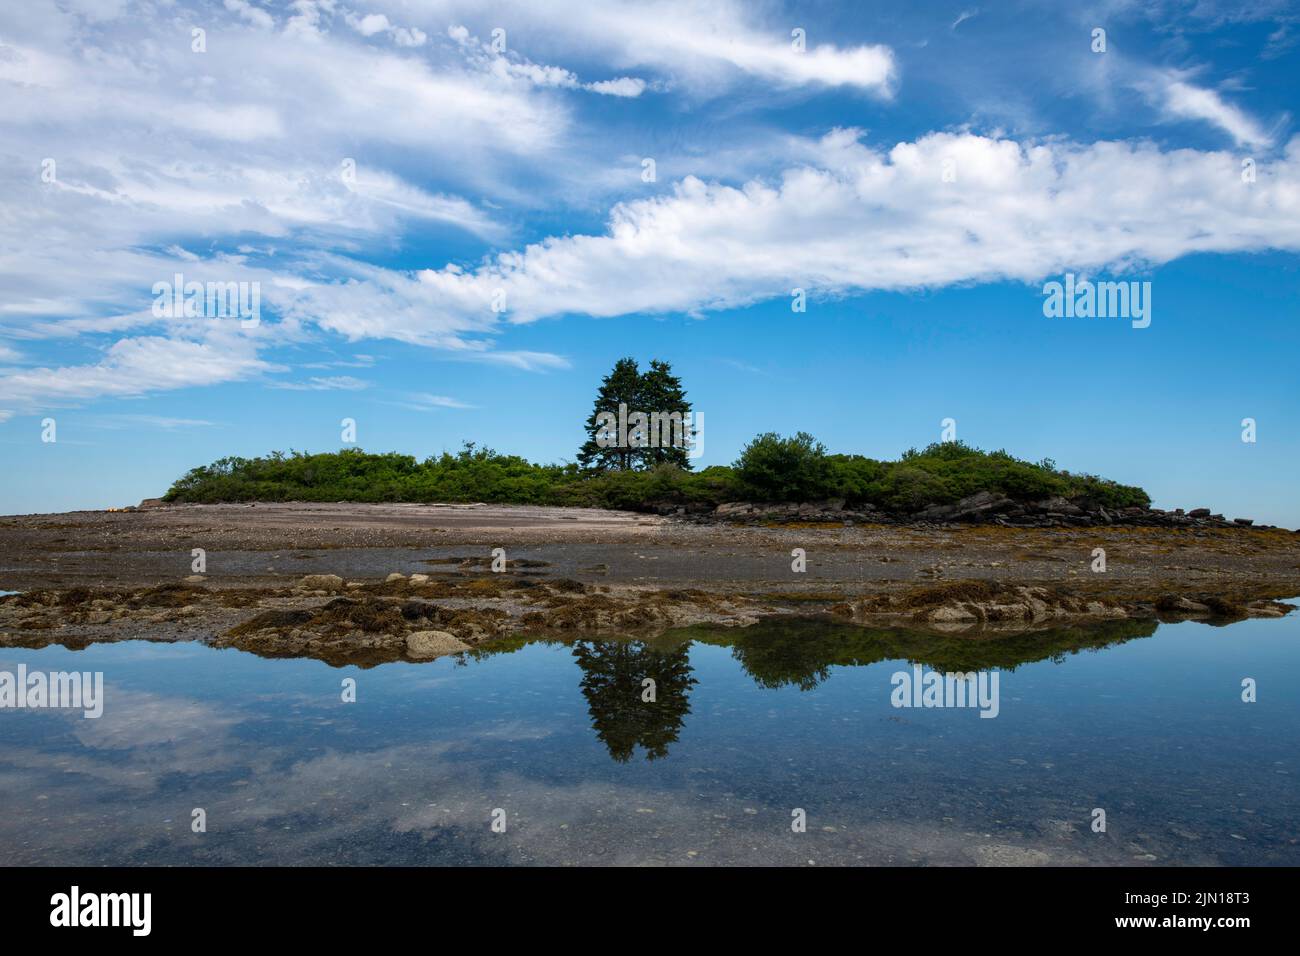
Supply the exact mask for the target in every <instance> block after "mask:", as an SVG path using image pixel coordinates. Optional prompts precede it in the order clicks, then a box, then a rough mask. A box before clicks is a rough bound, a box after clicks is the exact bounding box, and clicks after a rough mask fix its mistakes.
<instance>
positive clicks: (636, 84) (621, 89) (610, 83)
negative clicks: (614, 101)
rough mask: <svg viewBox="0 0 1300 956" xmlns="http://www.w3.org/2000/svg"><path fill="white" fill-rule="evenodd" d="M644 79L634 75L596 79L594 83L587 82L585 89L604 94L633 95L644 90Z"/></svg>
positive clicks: (637, 94)
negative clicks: (611, 78)
mask: <svg viewBox="0 0 1300 956" xmlns="http://www.w3.org/2000/svg"><path fill="white" fill-rule="evenodd" d="M645 88H646V82H645V80H642V79H638V78H637V77H634V76H620V77H618V79H614V80H597V81H596V82H595V83H588V84H587V89H589V90H591V91H592V92H593V93H603V94H604V95H606V96H624V97H629V98H630V97H635V96H640V95H641V94H642V93H644V92H645Z"/></svg>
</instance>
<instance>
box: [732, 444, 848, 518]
mask: <svg viewBox="0 0 1300 956" xmlns="http://www.w3.org/2000/svg"><path fill="white" fill-rule="evenodd" d="M735 467H736V477H737V478H739V479H740V482H741V484H742V485H744V486H745V487H746V488H748V489H749V490H750V491H752V492H753V495H754V496H755V497H757V498H759V499H761V500H764V501H808V500H809V499H812V498H824V497H826V496H827V495H829V494H830V493H831V491H832V490H833V488H832V484H831V463H830V461H829V460H828V459H827V457H826V448H825V447H824V446H823V445H822V444H821V443H820V442H818V441H817V440H815V439H814V438H813V437H812V435H809V434H808V433H807V432H799V433H798V434H796V435H794V436H793V437H791V438H782V437H781V436H780V435H778V434H777V433H776V432H766V433H764V434H762V435H759V436H758V437H757V438H755V439H754V440H753V441H751V442H750V443H749V444H748V445H746V446H745V450H744V451H742V452H741V453H740V458H739V459H738V460H737V461H736V466H735Z"/></svg>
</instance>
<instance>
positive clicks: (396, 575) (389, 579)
mask: <svg viewBox="0 0 1300 956" xmlns="http://www.w3.org/2000/svg"><path fill="white" fill-rule="evenodd" d="M405 580H406V575H405V574H401V573H399V572H397V571H394V572H393V573H392V574H390V575H389V576H388V577H386V578H384V583H385V584H391V583H392V582H394V581H405Z"/></svg>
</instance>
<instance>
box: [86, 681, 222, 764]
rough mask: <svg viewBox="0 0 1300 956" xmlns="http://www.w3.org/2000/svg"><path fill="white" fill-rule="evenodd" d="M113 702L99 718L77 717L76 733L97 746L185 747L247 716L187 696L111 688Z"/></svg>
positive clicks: (219, 731) (109, 690)
mask: <svg viewBox="0 0 1300 956" xmlns="http://www.w3.org/2000/svg"><path fill="white" fill-rule="evenodd" d="M109 694H111V704H112V706H111V707H109V706H108V705H107V704H106V705H105V707H104V715H103V716H102V717H99V718H97V719H95V720H81V719H74V720H73V721H72V724H73V730H72V733H73V736H75V737H76V738H77V739H78V740H79V741H81V743H82V745H83V746H85V747H88V748H90V749H93V750H116V749H126V748H136V747H147V746H149V745H151V744H162V743H169V744H172V745H173V746H180V747H182V748H184V747H185V746H186V745H188V744H190V743H192V742H193V741H194V740H196V739H206V738H207V737H209V735H212V734H218V735H224V734H225V733H226V731H227V730H228V729H229V728H230V727H232V726H234V725H235V724H237V723H239V722H240V721H241V720H242V719H243V718H241V717H238V716H236V714H235V713H234V712H233V711H232V710H231V709H230V708H226V707H222V708H217V707H215V706H213V705H211V704H206V703H201V702H199V701H196V700H190V699H187V698H184V697H172V696H162V695H160V694H152V693H147V692H142V691H129V690H122V689H120V688H118V687H109V688H107V693H106V695H105V696H106V698H107V697H108V695H109Z"/></svg>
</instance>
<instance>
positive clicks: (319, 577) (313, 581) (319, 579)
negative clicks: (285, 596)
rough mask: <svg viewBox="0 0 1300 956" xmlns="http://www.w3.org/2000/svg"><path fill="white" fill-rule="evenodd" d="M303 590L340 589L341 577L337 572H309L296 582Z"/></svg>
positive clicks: (341, 588) (341, 585)
mask: <svg viewBox="0 0 1300 956" xmlns="http://www.w3.org/2000/svg"><path fill="white" fill-rule="evenodd" d="M298 587H300V588H302V589H303V590H305V591H341V590H343V579H342V578H341V577H339V576H338V575H337V574H309V575H307V576H306V577H304V578H303V579H302V580H301V581H299V582H298Z"/></svg>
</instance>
